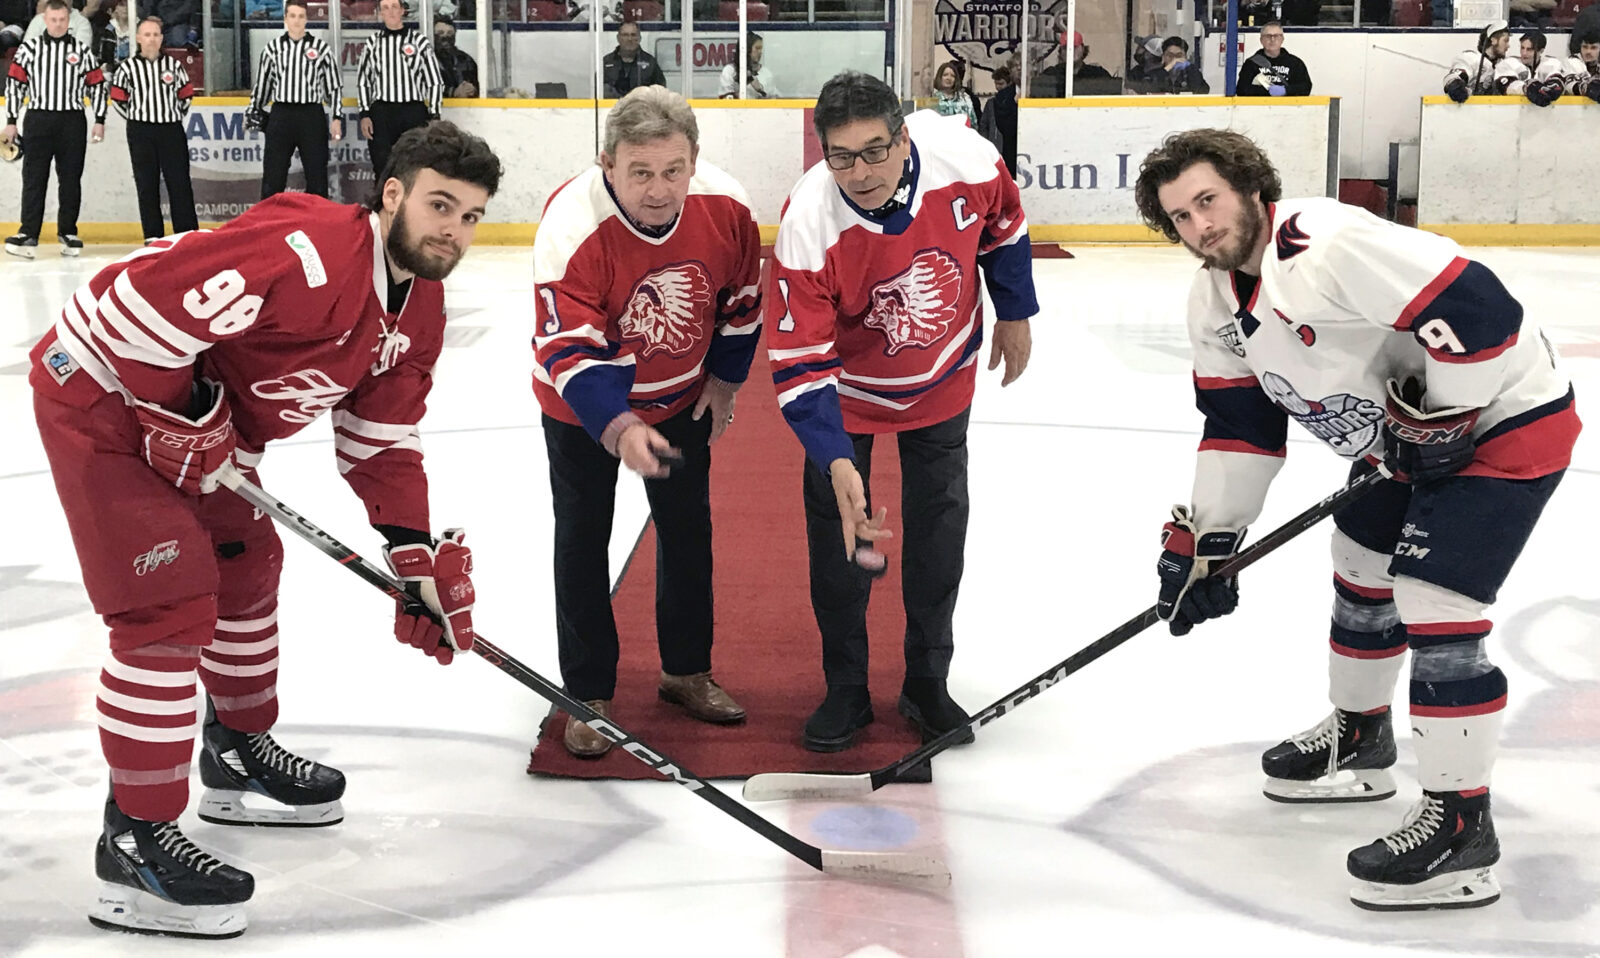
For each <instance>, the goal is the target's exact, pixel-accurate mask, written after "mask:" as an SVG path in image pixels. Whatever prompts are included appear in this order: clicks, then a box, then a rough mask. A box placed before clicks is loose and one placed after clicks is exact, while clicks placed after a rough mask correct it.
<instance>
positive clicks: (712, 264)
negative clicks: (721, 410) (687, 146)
mask: <svg viewBox="0 0 1600 958" xmlns="http://www.w3.org/2000/svg"><path fill="white" fill-rule="evenodd" d="M533 281H534V285H535V287H536V289H537V296H536V297H535V298H536V300H537V303H536V310H537V316H538V329H537V331H536V332H535V334H534V338H533V349H534V358H535V360H536V362H535V364H534V369H533V391H534V395H536V396H537V397H538V399H539V405H540V406H541V407H543V409H544V411H545V413H546V414H548V415H549V416H550V417H551V418H554V419H559V420H561V421H562V422H565V423H571V424H572V425H581V426H583V427H584V429H585V430H587V431H588V433H589V435H591V436H593V437H594V438H595V440H596V441H597V442H598V441H599V440H600V437H601V435H602V434H603V433H604V431H605V428H606V426H607V425H608V424H609V423H610V422H611V421H612V420H613V419H616V418H617V417H618V416H620V415H622V414H624V413H626V412H629V411H632V412H633V413H635V414H637V415H638V416H639V417H640V418H641V419H643V420H644V421H645V422H647V423H658V422H661V421H663V420H665V419H668V418H670V417H672V416H674V415H676V414H677V413H678V412H679V411H681V410H682V409H684V408H685V407H687V406H688V405H689V404H690V403H693V402H694V401H695V399H696V398H698V397H699V395H700V389H701V385H702V384H703V383H704V382H705V378H706V375H707V374H710V375H712V376H715V377H717V378H718V379H721V380H723V381H724V382H728V383H734V384H738V383H742V382H744V380H745V377H746V376H748V375H749V373H750V360H751V358H752V357H753V356H754V355H755V349H756V340H757V338H758V334H759V333H760V331H761V232H760V230H759V229H758V228H757V226H756V220H755V214H754V213H752V212H751V209H750V200H749V197H748V196H746V194H745V191H744V188H743V187H741V186H740V185H739V184H738V183H737V182H736V181H735V180H734V179H733V178H732V177H731V176H729V175H728V174H726V173H724V172H722V171H721V170H719V169H717V168H716V167H714V166H712V165H711V164H710V163H707V162H706V161H705V160H700V161H699V162H698V163H697V164H696V169H695V175H694V179H693V182H692V184H691V185H690V187H689V197H688V200H687V201H686V202H685V204H684V207H683V212H682V213H681V214H680V215H679V217H678V221H677V223H676V225H674V226H673V228H672V230H671V232H669V233H668V234H667V235H665V236H662V237H651V236H647V235H645V234H644V233H641V232H639V231H638V230H637V229H635V228H634V227H633V225H632V223H630V222H629V221H628V218H627V217H626V216H624V215H623V213H622V210H621V208H620V207H618V206H617V201H616V199H615V198H614V197H613V196H612V194H611V191H610V189H609V188H608V187H607V186H606V180H605V176H604V175H603V174H602V172H601V170H600V168H599V167H593V168H591V169H589V170H586V171H584V172H583V173H580V174H579V175H577V176H575V177H573V178H572V179H571V180H568V181H567V182H566V183H564V184H562V185H561V187H559V188H558V189H557V190H556V191H555V192H554V193H552V194H551V196H550V201H549V203H547V204H546V205H545V211H544V217H543V218H542V219H541V220H540V221H539V234H538V236H537V237H535V239H534V245H533Z"/></svg>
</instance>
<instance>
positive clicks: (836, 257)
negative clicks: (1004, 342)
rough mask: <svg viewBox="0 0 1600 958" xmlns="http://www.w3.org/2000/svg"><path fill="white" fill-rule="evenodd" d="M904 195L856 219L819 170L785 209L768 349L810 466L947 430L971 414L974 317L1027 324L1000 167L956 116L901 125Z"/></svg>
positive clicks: (1027, 272)
mask: <svg viewBox="0 0 1600 958" xmlns="http://www.w3.org/2000/svg"><path fill="white" fill-rule="evenodd" d="M905 128H906V130H907V131H909V133H910V135H911V161H910V184H909V185H910V195H909V197H908V198H907V202H906V206H905V207H904V208H903V209H901V210H899V211H897V212H895V213H892V214H890V215H889V216H887V217H879V216H875V215H872V214H868V213H866V212H864V211H862V210H861V209H859V208H857V207H856V206H855V205H854V204H853V203H851V202H850V201H849V200H848V199H847V198H846V197H845V195H844V193H843V192H842V191H840V189H839V187H838V184H837V183H836V182H835V181H834V179H833V176H832V175H831V173H830V172H829V170H828V168H827V166H826V164H823V163H818V164H816V165H815V166H813V167H812V168H811V169H810V170H809V171H807V172H806V174H805V176H803V177H802V178H801V180H800V182H799V183H798V184H797V185H796V186H795V188H794V190H793V191H792V192H791V193H790V194H789V201H788V203H787V204H786V205H785V207H784V212H783V217H782V220H781V221H780V223H779V225H778V240H777V244H776V245H775V247H774V249H773V262H772V267H771V269H770V275H769V283H768V286H767V290H766V293H767V303H768V310H769V316H768V320H769V321H770V325H771V326H772V331H771V333H770V334H769V338H768V341H767V348H768V350H769V352H770V355H771V359H772V376H773V380H774V382H775V383H776V384H777V389H778V403H779V405H780V406H781V407H782V409H783V415H784V418H785V419H786V420H788V422H789V425H790V426H791V427H792V428H793V429H794V431H795V434H796V435H797V436H798V437H799V438H800V442H801V444H803V445H804V446H805V448H806V453H807V454H808V455H809V456H810V457H811V459H812V461H813V462H815V463H817V464H818V465H820V466H822V467H823V468H827V465H828V463H829V462H831V461H833V460H834V459H838V458H844V459H849V458H851V457H852V452H851V444H850V440H849V437H848V436H847V435H846V432H847V431H848V432H852V433H879V432H900V431H904V430H909V429H917V428H921V427H923V426H928V425H932V424H934V423H938V422H943V421H945V420H946V419H949V418H950V417H952V416H955V415H956V414H958V413H960V412H961V411H962V410H963V409H965V408H966V407H967V406H968V405H970V404H971V402H972V392H973V387H974V384H975V381H976V376H977V373H976V363H977V359H978V349H979V347H980V346H981V345H982V344H983V306H982V295H981V290H980V289H979V287H978V267H979V266H982V267H983V273H984V279H985V281H986V283H987V285H988V289H989V296H990V299H992V300H993V301H994V307H995V312H996V313H997V314H998V318H999V319H1000V320H1019V319H1028V318H1030V317H1031V316H1033V315H1034V314H1035V313H1037V312H1038V311H1039V304H1038V301H1037V299H1036V297H1035V296H1034V289H1033V264H1032V252H1031V249H1030V247H1029V244H1028V224H1027V219H1026V217H1024V216H1023V213H1022V200H1021V197H1020V196H1019V194H1018V192H1017V185H1016V183H1015V182H1013V181H1012V179H1011V175H1010V174H1009V173H1008V172H1007V171H1006V168H1005V164H1004V163H1003V162H1002V161H1001V159H1000V154H999V153H997V152H995V149H994V147H993V146H992V145H990V143H989V141H987V140H985V139H984V138H983V137H982V136H980V135H979V134H978V133H976V132H974V131H973V130H972V129H971V128H969V127H968V126H967V125H966V120H965V119H964V118H963V117H959V116H952V117H941V116H939V115H938V114H936V113H933V112H931V111H924V112H920V113H914V114H912V115H911V116H909V117H906V121H905Z"/></svg>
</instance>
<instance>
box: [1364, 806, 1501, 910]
mask: <svg viewBox="0 0 1600 958" xmlns="http://www.w3.org/2000/svg"><path fill="white" fill-rule="evenodd" d="M1499 860H1500V840H1499V839H1498V838H1496V837H1495V834H1494V820H1493V819H1491V818H1490V817H1489V792H1488V790H1487V789H1480V790H1478V792H1477V794H1475V795H1471V797H1467V796H1464V795H1463V794H1462V793H1461V792H1426V791H1425V792H1423V793H1422V798H1421V799H1420V800H1419V801H1418V802H1417V804H1415V805H1413V806H1412V807H1411V811H1410V812H1409V813H1407V815H1406V819H1405V822H1403V823H1402V824H1401V826H1400V827H1399V828H1397V829H1395V830H1394V831H1392V832H1390V833H1389V834H1388V835H1386V836H1385V837H1383V838H1380V839H1378V840H1377V841H1375V842H1373V843H1372V844H1370V845H1365V846H1362V847H1361V848H1357V849H1356V850H1355V851H1352V852H1351V853H1350V857H1349V861H1348V867H1349V869H1350V874H1351V875H1353V876H1355V877H1356V878H1359V879H1361V884H1360V885H1357V886H1356V887H1355V888H1353V889H1351V891H1350V900H1351V901H1352V902H1354V903H1355V904H1356V905H1358V906H1360V907H1362V908H1367V909H1370V910H1372V911H1422V910H1424V909H1430V908H1478V907H1481V906H1483V905H1489V904H1492V903H1494V902H1495V901H1496V900H1498V899H1499V898H1500V883H1499V882H1497V881H1495V877H1494V873H1493V872H1492V871H1490V869H1489V866H1490V865H1493V864H1494V863H1495V862H1497V861H1499Z"/></svg>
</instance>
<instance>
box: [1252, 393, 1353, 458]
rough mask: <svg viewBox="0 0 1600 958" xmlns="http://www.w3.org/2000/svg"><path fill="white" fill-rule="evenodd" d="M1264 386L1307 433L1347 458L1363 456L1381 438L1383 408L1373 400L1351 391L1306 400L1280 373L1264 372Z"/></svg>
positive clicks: (1273, 399) (1275, 401)
mask: <svg viewBox="0 0 1600 958" xmlns="http://www.w3.org/2000/svg"><path fill="white" fill-rule="evenodd" d="M1261 388H1262V389H1264V390H1266V392H1267V395H1268V396H1270V397H1272V401H1273V402H1274V403H1276V404H1277V405H1278V407H1279V408H1280V409H1282V410H1283V411H1284V412H1287V413H1288V414H1289V415H1291V416H1293V417H1294V418H1295V420H1296V421H1297V422H1299V423H1300V425H1302V426H1304V427H1305V428H1306V431H1307V432H1309V433H1311V434H1312V435H1313V436H1316V437H1317V438H1318V439H1321V440H1322V441H1323V442H1325V443H1327V444H1328V446H1329V447H1330V448H1332V449H1333V451H1334V452H1336V453H1338V454H1339V455H1341V456H1344V457H1345V458H1347V459H1355V458H1358V457H1360V456H1361V455H1362V454H1364V453H1365V452H1366V451H1367V449H1368V448H1369V447H1371V445H1372V444H1373V442H1375V441H1376V440H1377V438H1378V428H1379V425H1380V424H1381V423H1382V422H1383V407H1381V406H1379V405H1378V404H1377V403H1375V402H1373V401H1372V400H1370V399H1362V398H1360V397H1358V396H1352V395H1350V394H1349V393H1338V394H1336V395H1332V396H1325V397H1323V398H1322V399H1320V400H1318V399H1306V398H1304V397H1302V396H1301V395H1300V394H1299V393H1298V392H1296V391H1295V388H1294V386H1293V385H1291V384H1290V382H1289V380H1287V379H1284V378H1283V377H1282V376H1279V375H1278V374H1277V373H1264V374H1263V375H1262V377H1261Z"/></svg>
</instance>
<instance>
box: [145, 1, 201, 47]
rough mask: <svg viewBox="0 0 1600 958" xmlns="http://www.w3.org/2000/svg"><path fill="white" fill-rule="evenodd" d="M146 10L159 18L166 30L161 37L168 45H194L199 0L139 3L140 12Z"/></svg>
mask: <svg viewBox="0 0 1600 958" xmlns="http://www.w3.org/2000/svg"><path fill="white" fill-rule="evenodd" d="M146 11H148V12H149V13H150V14H152V15H154V16H156V17H159V18H161V23H162V26H163V27H164V29H165V30H166V35H165V37H164V38H163V39H164V42H165V45H166V46H169V47H184V46H194V45H195V40H196V39H198V37H199V33H200V0H155V2H154V3H151V4H149V5H148V6H146V5H145V4H143V3H141V4H139V12H140V13H141V14H143V13H145V12H146Z"/></svg>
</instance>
